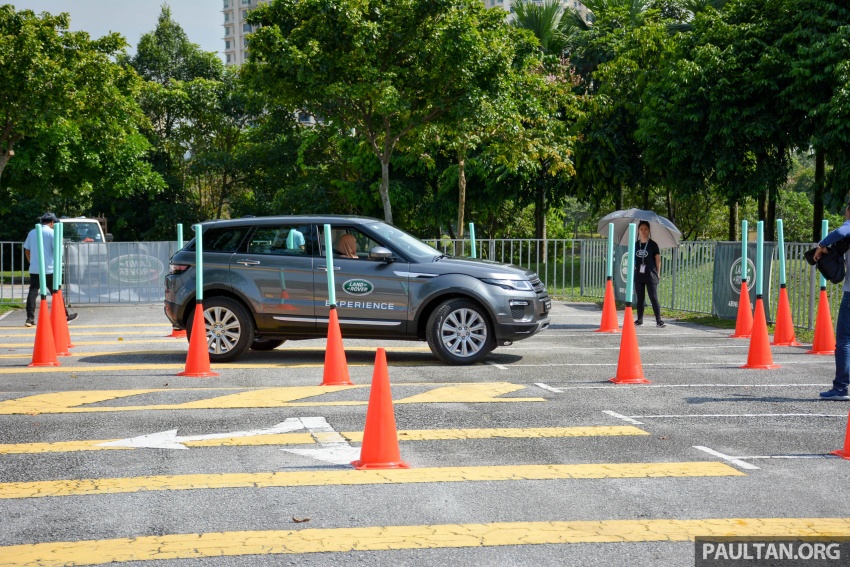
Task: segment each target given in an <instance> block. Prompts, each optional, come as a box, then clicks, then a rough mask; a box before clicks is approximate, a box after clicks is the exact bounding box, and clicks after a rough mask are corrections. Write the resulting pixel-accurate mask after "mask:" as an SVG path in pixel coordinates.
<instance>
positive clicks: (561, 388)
mask: <svg viewBox="0 0 850 567" xmlns="http://www.w3.org/2000/svg"><path fill="white" fill-rule="evenodd" d="M626 388H637V389H641V390H645V389H646V388H823V383H820V384H638V385H635V386H630V385H628V384H622V385H618V386H616V387H613V386H611V384H601V385H594V386H559V387H557V388H555V389H553V390H552V391H553V392H564V391H566V390H611V391H615V390H623V389H626Z"/></svg>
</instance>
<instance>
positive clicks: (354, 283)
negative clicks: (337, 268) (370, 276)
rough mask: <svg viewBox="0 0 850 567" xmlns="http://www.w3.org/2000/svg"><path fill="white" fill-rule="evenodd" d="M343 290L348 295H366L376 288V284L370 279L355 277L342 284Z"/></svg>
mask: <svg viewBox="0 0 850 567" xmlns="http://www.w3.org/2000/svg"><path fill="white" fill-rule="evenodd" d="M342 290H343V291H344V292H345V293H347V294H348V295H356V296H364V295H369V294H370V293H372V292H373V291H374V290H375V286H374V285H372V282H370V281H368V280H361V279H354V280H348V281H346V282H345V283H344V284H342Z"/></svg>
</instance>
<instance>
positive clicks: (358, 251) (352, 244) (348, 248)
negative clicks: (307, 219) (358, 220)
mask: <svg viewBox="0 0 850 567" xmlns="http://www.w3.org/2000/svg"><path fill="white" fill-rule="evenodd" d="M319 232H320V240H321V242H322V243H324V230H323V229H322V228H321V227H320V228H319ZM331 243H332V245H333V257H334V258H339V259H343V260H344V259H352V260H355V259H366V258H368V257H369V251H370V250H372V248H374V247H375V246H383V244H381V243H379V242H376V241H375V240H373V239H372V238H370V237H369V236H367V235H366V234H364V233H362V232H360V231H359V230H358V229H356V228H354V227H343V226H334V227H331ZM322 256H324V247H323V250H322Z"/></svg>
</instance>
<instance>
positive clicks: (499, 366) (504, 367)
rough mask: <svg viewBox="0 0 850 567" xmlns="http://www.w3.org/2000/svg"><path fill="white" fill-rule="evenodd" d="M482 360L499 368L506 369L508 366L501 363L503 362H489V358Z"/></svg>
mask: <svg viewBox="0 0 850 567" xmlns="http://www.w3.org/2000/svg"><path fill="white" fill-rule="evenodd" d="M484 362H485V363H486V364H489V365H490V366H495V367H496V368H498V369H499V370H507V369H508V367H507V366H505V365H503V364H496V363H495V362H490V361H489V360H485V361H484Z"/></svg>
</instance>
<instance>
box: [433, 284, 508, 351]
mask: <svg viewBox="0 0 850 567" xmlns="http://www.w3.org/2000/svg"><path fill="white" fill-rule="evenodd" d="M426 336H427V338H428V346H429V347H430V348H431V352H433V353H434V355H436V356H437V358H439V359H440V360H442V361H443V362H447V363H449V364H458V365H462V364H474V363H476V362H479V361H481V360H483V359H484V357H485V356H487V355H488V354H489V353H490V351H491V350H493V348H494V347H495V344H496V343H495V338H494V336H493V331H492V326H491V325H490V320H489V317H488V316H487V312H486V311H485V310H484V308H483V307H481V306H480V305H478V304H477V303H475V302H474V301H470V300H468V299H449V300H447V301H444V302H443V303H441V304H440V305H439V306H438V307H437V308H436V309H435V310H434V312H433V313H431V316H430V317H429V318H428V323H427V328H426Z"/></svg>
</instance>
